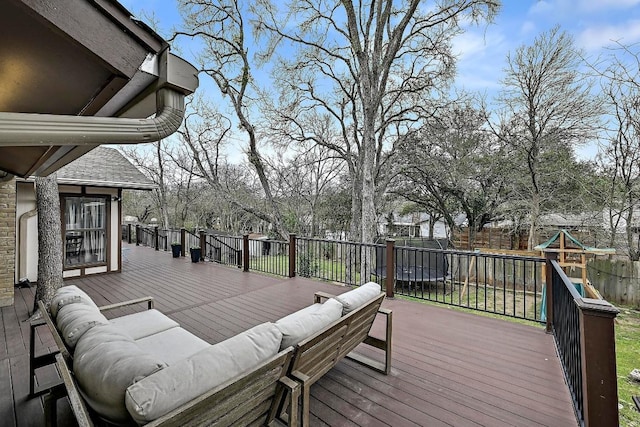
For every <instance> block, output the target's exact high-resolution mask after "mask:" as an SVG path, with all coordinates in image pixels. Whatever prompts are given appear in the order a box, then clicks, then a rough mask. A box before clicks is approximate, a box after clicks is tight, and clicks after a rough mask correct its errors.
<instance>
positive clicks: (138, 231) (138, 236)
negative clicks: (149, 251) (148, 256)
mask: <svg viewBox="0 0 640 427" xmlns="http://www.w3.org/2000/svg"><path fill="white" fill-rule="evenodd" d="M136 246H140V224H136Z"/></svg>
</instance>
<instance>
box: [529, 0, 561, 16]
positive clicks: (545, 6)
mask: <svg viewBox="0 0 640 427" xmlns="http://www.w3.org/2000/svg"><path fill="white" fill-rule="evenodd" d="M553 3H554V2H552V1H545V0H540V1H537V2H535V3H534V5H533V6H531V8H530V9H529V14H539V13H548V12H551V11H552V10H553V9H554V7H555V6H554V4H553Z"/></svg>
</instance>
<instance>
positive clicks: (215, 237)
mask: <svg viewBox="0 0 640 427" xmlns="http://www.w3.org/2000/svg"><path fill="white" fill-rule="evenodd" d="M207 236H210V237H212V238H213V240H215V241H216V242H218V243H220V244H221V245H224V246H226V247H227V248H229V249H232V250H234V251H237V250H238V248H234V247H233V246H231V245H229V244H228V243H227V242H223V241H222V240H220V239H219V238H218V236H216V235H215V234H207ZM221 237H226V238H228V239H235V240H238V239H242V237H238V236H221ZM205 242H206V243H207V244H210V243H209V242H208V241H205Z"/></svg>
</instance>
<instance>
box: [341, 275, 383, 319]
mask: <svg viewBox="0 0 640 427" xmlns="http://www.w3.org/2000/svg"><path fill="white" fill-rule="evenodd" d="M380 292H381V288H380V285H379V284H377V283H375V282H368V283H365V284H364V285H360V286H359V287H357V288H356V289H353V290H351V291H349V292H345V293H344V294H341V295H338V296H337V297H336V299H337V300H338V301H340V303H342V306H343V307H344V309H343V311H342V314H343V315H346V314H349V313H351V312H352V311H353V310H355V309H356V308H358V307H360V306H362V305H363V304H364V303H366V302H367V301H369V300H372V299H373V298H375V297H377V296H378V295H380Z"/></svg>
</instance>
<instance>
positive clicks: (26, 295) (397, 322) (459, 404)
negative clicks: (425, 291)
mask: <svg viewBox="0 0 640 427" xmlns="http://www.w3.org/2000/svg"><path fill="white" fill-rule="evenodd" d="M125 245H126V244H125ZM127 247H128V248H129V251H128V256H127V260H126V261H124V263H123V271H122V272H121V273H116V274H103V275H94V276H89V277H86V278H79V279H69V280H67V281H66V283H67V284H75V285H77V286H79V287H80V288H82V289H84V290H85V291H86V292H87V293H88V294H89V295H90V296H91V297H92V298H94V300H95V301H96V303H97V304H98V305H104V304H110V303H115V302H120V301H124V300H128V299H132V298H138V297H143V296H147V295H151V296H153V297H154V299H155V306H156V308H157V309H158V310H160V311H162V312H164V313H165V314H167V315H168V316H169V317H171V318H172V319H174V320H176V321H177V322H179V323H180V324H181V326H182V327H184V328H185V329H187V330H189V331H190V332H192V333H194V334H195V335H197V336H199V337H200V338H202V339H204V340H205V341H207V342H209V343H212V344H215V343H217V342H220V341H223V340H224V339H226V338H229V337H231V336H233V335H235V334H237V333H239V332H241V331H244V330H246V329H248V328H250V327H252V326H255V325H258V324H260V323H262V322H265V321H275V320H277V319H279V318H281V317H283V316H285V315H287V314H290V313H292V312H294V311H296V310H298V309H300V308H303V307H305V306H307V305H309V304H311V303H312V302H313V294H314V292H316V291H319V290H320V291H325V292H329V293H333V294H338V293H341V292H344V291H346V290H348V288H345V287H341V286H337V285H332V284H329V283H326V282H320V281H316V280H310V279H305V278H299V277H296V278H293V279H287V278H282V277H274V276H268V275H262V274H257V273H243V272H242V271H241V270H240V269H237V268H234V267H225V266H219V265H216V264H213V263H197V264H194V263H191V262H189V261H188V258H177V259H174V258H172V257H171V254H170V253H167V252H156V251H154V250H153V249H149V248H142V247H136V246H133V245H128V246H127ZM33 292H34V289H33V288H30V289H18V288H16V296H15V301H16V302H15V304H14V306H12V307H4V308H2V309H1V313H0V322H1V323H0V326H1V327H0V340H2V344H1V345H0V387H2V390H3V391H7V392H6V393H3V394H2V397H0V417H2V418H1V419H2V420H3V423H2V425H8V426H13V425H17V426H27V425H35V426H38V425H44V420H43V413H42V403H41V401H40V399H27V392H28V391H27V388H28V378H27V372H28V366H27V361H28V353H27V351H28V342H29V341H28V340H29V336H28V333H29V326H28V323H27V322H25V320H26V319H27V318H28V317H29V314H30V313H29V310H30V308H31V307H32V304H33ZM383 306H384V307H386V308H390V309H392V310H393V319H394V325H393V331H394V332H393V333H394V335H393V363H392V371H391V374H390V375H388V376H385V375H382V374H379V373H377V372H374V371H372V370H370V369H368V368H366V367H363V366H361V365H359V364H357V363H355V362H353V361H350V360H344V361H342V362H340V363H339V364H338V365H337V366H336V367H335V368H334V369H332V370H331V371H330V372H328V373H327V374H326V375H325V376H324V377H323V378H322V379H321V380H320V381H318V382H317V383H315V384H314V385H313V386H312V388H311V424H312V425H314V426H379V425H390V426H416V425H424V426H491V427H493V426H496V427H501V426H503V427H506V426H515V425H517V426H543V425H548V426H571V425H576V424H577V423H576V421H575V416H574V414H573V408H572V406H571V401H570V397H569V393H568V390H567V387H566V385H565V383H564V380H563V377H562V371H561V367H560V363H559V361H558V359H557V356H556V354H555V347H554V344H553V337H552V336H550V335H547V334H545V333H544V330H543V328H542V327H536V326H530V325H522V324H517V323H513V322H508V321H505V320H502V319H494V318H489V317H484V316H479V315H477V314H473V313H468V312H460V311H456V310H453V309H451V308H450V307H447V306H439V305H434V304H423V303H417V302H413V301H407V300H404V299H393V300H389V299H388V300H385V301H384V303H383ZM132 310H134V309H132V308H128V309H123V310H115V311H114V312H112V313H107V317H113V316H119V315H122V314H125V313H129V312H131V311H132ZM372 334H373V335H375V336H379V337H382V336H383V335H384V325H383V322H382V321H381V320H380V319H378V320H376V322H375V323H374V327H373V330H372ZM53 346H54V343H53V341H52V338H51V336H50V334H47V333H46V331H45V332H39V333H38V337H37V340H36V348H37V351H38V352H45V351H47V349H48V348H52V347H53ZM358 351H361V352H363V353H366V354H368V355H370V356H373V357H377V358H381V353H380V351H378V350H375V349H371V348H367V347H365V346H360V347H358ZM52 375H53V374H52V373H51V372H47V371H44V373H42V374H40V376H41V377H42V378H39V379H41V380H44V379H47V380H48V379H49V377H51V376H52ZM45 377H46V378H45ZM58 408H59V409H58V410H59V422H60V425H67V423H69V422H70V420H69V417H70V413H69V408H68V404H66V401H64V400H63V401H61V402H60V403H59V405H58Z"/></svg>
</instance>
